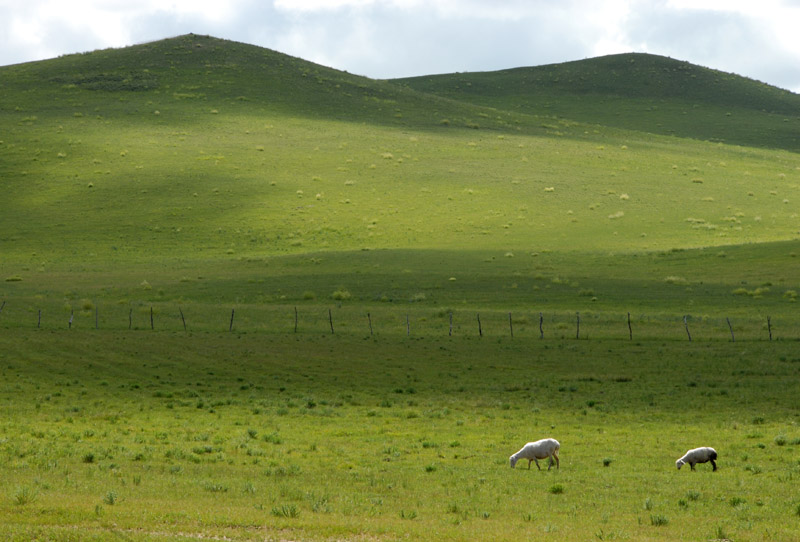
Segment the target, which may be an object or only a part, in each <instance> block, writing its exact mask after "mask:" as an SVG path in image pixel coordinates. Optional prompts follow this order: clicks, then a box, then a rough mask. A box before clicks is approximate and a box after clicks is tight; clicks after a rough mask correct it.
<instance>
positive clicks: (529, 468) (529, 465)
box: [528, 459, 533, 470]
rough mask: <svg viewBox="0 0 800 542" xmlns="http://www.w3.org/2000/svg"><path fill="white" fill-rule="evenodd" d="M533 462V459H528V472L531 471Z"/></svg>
mask: <svg viewBox="0 0 800 542" xmlns="http://www.w3.org/2000/svg"><path fill="white" fill-rule="evenodd" d="M531 461H533V460H532V459H528V470H531Z"/></svg>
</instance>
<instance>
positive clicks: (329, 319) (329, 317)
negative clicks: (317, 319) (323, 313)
mask: <svg viewBox="0 0 800 542" xmlns="http://www.w3.org/2000/svg"><path fill="white" fill-rule="evenodd" d="M328 322H330V324H331V335H333V313H332V312H331V310H330V309H328Z"/></svg>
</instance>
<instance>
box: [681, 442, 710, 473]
mask: <svg viewBox="0 0 800 542" xmlns="http://www.w3.org/2000/svg"><path fill="white" fill-rule="evenodd" d="M716 458H717V451H716V450H715V449H714V448H708V447H703V448H695V449H694V450H689V451H688V452H686V453H685V454H684V455H683V457H681V458H680V459H678V460H677V461H676V462H675V465H676V466H677V467H678V470H680V468H681V467H682V466H683V465H684V464H686V463H689V466H691V467H692V470H694V465H695V463H706V462H708V461H711V466H712V467H714V470H717V464H716V463H714V460H715V459H716Z"/></svg>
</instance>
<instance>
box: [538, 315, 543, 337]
mask: <svg viewBox="0 0 800 542" xmlns="http://www.w3.org/2000/svg"><path fill="white" fill-rule="evenodd" d="M543 323H544V315H543V314H542V313H541V312H540V313H539V338H540V339H544V329H543V328H542V324H543Z"/></svg>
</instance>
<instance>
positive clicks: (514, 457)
mask: <svg viewBox="0 0 800 542" xmlns="http://www.w3.org/2000/svg"><path fill="white" fill-rule="evenodd" d="M508 461H509V462H510V463H511V468H512V469H513V468H514V465H516V464H517V456H516V454H515V455H512V456H511V457H509V458H508Z"/></svg>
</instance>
